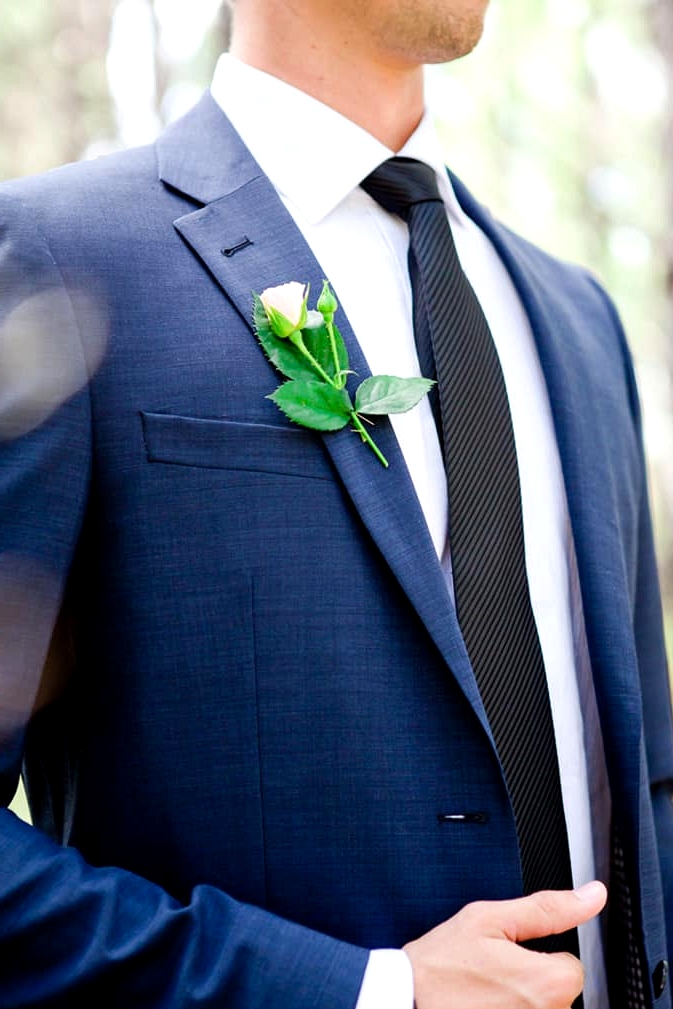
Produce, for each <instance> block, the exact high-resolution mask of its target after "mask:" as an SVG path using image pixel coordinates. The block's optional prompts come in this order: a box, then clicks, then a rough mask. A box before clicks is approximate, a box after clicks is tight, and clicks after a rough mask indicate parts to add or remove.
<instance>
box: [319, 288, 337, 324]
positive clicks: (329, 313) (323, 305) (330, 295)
mask: <svg viewBox="0 0 673 1009" xmlns="http://www.w3.org/2000/svg"><path fill="white" fill-rule="evenodd" d="M316 307H317V309H318V311H319V312H320V314H321V315H322V317H323V319H324V320H325V322H331V321H332V319H333V318H334V313H335V312H336V310H337V308H338V307H339V302H338V301H337V300H336V298H335V297H334V292H333V291H332V288H331V287H330V286H329V281H328V280H323V282H322V294H321V295H320V297H319V298H318V304H317V306H316Z"/></svg>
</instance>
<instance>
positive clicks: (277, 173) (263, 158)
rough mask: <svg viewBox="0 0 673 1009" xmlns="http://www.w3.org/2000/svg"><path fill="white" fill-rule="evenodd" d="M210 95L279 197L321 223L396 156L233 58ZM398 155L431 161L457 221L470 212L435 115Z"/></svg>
mask: <svg viewBox="0 0 673 1009" xmlns="http://www.w3.org/2000/svg"><path fill="white" fill-rule="evenodd" d="M211 93H212V96H213V98H214V99H215V101H216V102H217V104H218V105H219V106H220V108H221V109H222V111H223V112H224V113H225V115H227V117H228V118H229V119H230V121H231V123H232V125H233V127H234V129H235V130H236V131H237V132H238V133H239V135H240V137H241V139H242V140H243V142H244V143H245V145H246V146H247V148H248V150H249V151H250V153H251V154H252V156H253V157H254V159H255V160H256V161H257V163H258V164H259V166H260V168H261V169H262V171H264V173H265V174H266V175H267V176H268V177H269V179H270V180H271V183H272V184H273V186H274V188H275V189H276V190H277V192H278V193H279V195H280V196H282V197H283V198H284V199H285V200H288V201H289V202H290V203H292V204H293V205H294V206H295V207H296V208H297V209H298V210H299V211H300V213H301V214H302V215H303V216H304V217H305V218H306V220H307V221H309V222H310V223H312V224H317V223H319V222H320V221H321V220H322V219H323V218H324V217H326V216H327V215H328V214H329V213H330V212H331V211H332V210H334V209H335V207H337V206H338V204H339V203H341V201H342V200H344V199H345V198H346V197H347V196H348V195H349V193H351V192H352V191H353V190H354V189H355V188H356V187H357V186H359V184H360V182H361V181H362V179H364V178H365V177H366V176H367V175H369V174H370V172H373V171H374V169H375V168H377V167H378V166H379V165H380V164H381V163H382V162H383V161H386V160H387V159H388V158H392V157H394V152H393V151H391V150H390V149H389V148H387V147H386V146H385V145H384V144H382V143H381V142H380V141H379V140H377V139H376V137H373V136H372V135H371V134H370V133H367V131H366V130H363V129H362V128H361V127H360V126H358V125H357V124H356V123H353V122H352V121H351V120H350V119H347V118H346V117H345V116H342V115H341V114H340V113H339V112H337V111H336V110H335V109H332V108H330V107H329V106H328V105H324V104H323V103H322V102H319V101H318V100H317V99H316V98H313V97H311V95H308V94H306V93H305V92H304V91H300V90H299V89H298V88H295V87H293V86H292V85H291V84H287V83H286V82H285V81H281V80H279V79H278V78H277V77H272V76H271V75H270V74H267V73H264V72H263V71H262V70H257V69H256V68H255V67H251V66H248V65H247V64H245V63H242V62H241V61H240V60H238V59H236V58H235V57H233V56H231V55H230V54H229V53H225V54H224V55H222V56H221V57H220V59H219V61H218V63H217V67H216V69H215V75H214V78H213V83H212V86H211ZM399 154H400V155H404V156H405V157H409V158H417V159H418V160H419V161H424V162H426V164H429V165H430V166H431V167H432V168H433V169H434V170H435V173H436V174H437V177H438V184H439V190H440V194H441V196H442V199H443V200H444V203H445V205H446V207H447V209H448V211H449V214H450V215H451V217H452V218H453V219H454V221H455V222H456V223H462V221H463V220H464V218H465V215H464V213H463V211H462V209H461V207H460V205H459V203H458V200H457V198H456V195H455V193H454V191H453V187H452V185H451V182H450V180H449V177H448V174H447V172H446V168H445V166H444V162H443V159H442V154H441V149H440V145H439V141H438V138H437V135H436V132H435V129H434V126H433V124H432V120H431V117H430V115H429V113H428V112H427V111H426V113H425V114H424V116H423V119H422V120H421V122H420V124H419V126H418V127H417V129H416V130H415V131H414V133H413V134H412V136H411V137H410V138H409V140H408V141H407V143H406V144H405V145H404V147H403V149H402V150H401V151H399Z"/></svg>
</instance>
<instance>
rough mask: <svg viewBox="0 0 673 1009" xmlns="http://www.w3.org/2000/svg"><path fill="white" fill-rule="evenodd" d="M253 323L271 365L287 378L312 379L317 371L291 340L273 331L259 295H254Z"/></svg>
mask: <svg viewBox="0 0 673 1009" xmlns="http://www.w3.org/2000/svg"><path fill="white" fill-rule="evenodd" d="M253 322H254V327H255V334H256V335H257V339H258V340H259V342H260V343H261V345H262V348H263V350H264V353H265V354H266V356H267V357H268V359H269V361H271V364H273V365H274V367H276V368H278V371H280V372H281V373H282V374H283V375H285V376H286V377H287V378H295V379H305V380H308V379H312V378H315V371H314V370H313V368H312V367H311V365H310V364H309V363H308V361H307V360H306V358H305V357H303V356H302V354H301V353H300V352H299V351H298V350H297V348H296V347H295V346H294V344H292V343H290V341H289V340H286V339H282V338H281V337H279V336H276V334H275V333H274V332H273V330H272V329H271V325H270V324H269V320H268V318H267V315H266V311H265V309H264V305H263V304H262V302H261V299H260V297H259V295H257V294H255V295H254V310H253Z"/></svg>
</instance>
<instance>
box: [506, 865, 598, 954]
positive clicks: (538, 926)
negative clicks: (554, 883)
mask: <svg viewBox="0 0 673 1009" xmlns="http://www.w3.org/2000/svg"><path fill="white" fill-rule="evenodd" d="M607 896H608V894H607V890H606V889H605V887H604V886H603V884H602V883H600V882H599V881H598V880H594V881H593V882H592V883H585V885H584V886H581V887H579V889H577V890H541V891H539V892H538V893H532V894H531V895H530V896H529V897H521V898H520V899H519V900H511V901H504V902H503V904H504V905H505V906H504V907H503V910H505V908H506V915H505V917H504V918H503V931H504V933H505V935H506V936H507V938H508V939H511V940H512V941H513V942H525V941H526V940H527V939H540V938H542V936H545V935H558V934H560V933H561V932H567V931H568V929H571V928H576V927H577V925H582V924H584V922H585V921H589V919H590V918H593V917H595V915H597V914H598V913H599V912H600V911H602V910H603V908H604V907H605V902H606V900H607Z"/></svg>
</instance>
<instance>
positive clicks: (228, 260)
mask: <svg viewBox="0 0 673 1009" xmlns="http://www.w3.org/2000/svg"><path fill="white" fill-rule="evenodd" d="M158 153H159V164H160V173H161V178H162V180H163V181H164V182H165V183H166V184H167V185H169V186H171V187H172V188H174V189H176V190H178V191H180V192H182V193H184V194H186V195H188V196H190V197H191V198H192V199H194V200H196V201H198V202H199V203H201V204H205V205H204V206H201V207H200V208H199V209H197V210H195V211H194V212H193V213H189V214H186V215H185V216H183V217H180V218H179V219H178V220H176V221H175V222H174V223H175V227H176V229H177V230H178V232H179V233H180V234H181V236H182V237H183V239H184V240H185V241H186V242H187V243H188V244H189V245H190V246H191V248H192V249H193V250H194V252H195V253H196V254H197V255H198V256H199V258H200V259H201V260H202V261H203V263H204V265H205V266H206V267H207V268H208V270H209V271H210V273H211V274H212V276H213V277H214V279H215V280H216V281H217V283H218V284H219V285H220V286H221V287H222V289H223V291H224V292H225V293H226V295H227V297H228V298H229V299H230V301H231V302H232V303H233V304H234V305H235V307H236V308H237V310H238V312H239V313H240V315H241V317H242V319H243V320H244V322H245V323H246V325H247V326H248V327H249V329H250V339H251V340H253V339H255V338H254V335H253V333H252V326H251V311H252V292H253V291H256V292H258V293H259V292H261V291H262V290H264V289H265V288H266V287H269V286H273V285H276V284H280V283H285V282H287V281H290V280H300V281H302V282H304V281H308V282H309V283H310V284H311V288H312V290H313V291H314V292H317V291H319V290H320V288H321V281H322V278H323V272H322V270H321V268H320V265H319V264H318V262H317V261H316V260H315V258H314V256H313V255H312V253H311V251H310V249H309V247H308V246H307V244H306V242H305V240H304V238H303V236H302V235H301V233H300V232H299V230H298V229H297V227H296V225H295V224H294V221H293V220H292V218H291V216H290V215H289V213H288V212H287V210H286V209H285V207H284V206H283V204H282V202H281V200H280V199H279V197H278V195H277V194H276V192H275V190H274V189H273V187H272V185H271V184H270V182H269V180H268V179H267V178H266V176H265V175H264V174H263V173H262V171H261V169H260V168H259V166H258V165H257V164H256V162H255V161H254V159H253V158H252V156H251V155H250V153H249V152H248V150H247V148H246V147H245V146H244V145H243V143H242V141H241V139H240V137H239V136H238V134H237V133H236V132H235V131H234V129H233V127H232V126H231V124H230V123H229V121H228V120H227V119H226V117H225V116H224V115H223V113H222V112H221V110H220V109H219V107H218V106H217V105H216V104H215V102H214V101H213V99H212V98H211V97H210V96H209V95H206V96H205V97H204V98H203V99H202V100H201V102H200V104H199V105H198V106H197V107H196V108H195V109H194V110H192V112H191V113H189V114H188V115H187V116H186V117H185V118H184V119H183V120H181V121H180V122H178V123H176V124H175V125H174V126H173V127H171V128H170V129H169V130H168V131H167V132H166V133H165V134H164V135H163V137H162V138H160V140H159V142H158ZM241 246H243V247H241ZM237 247H239V251H235V252H233V253H232V250H235V249H236V248H237ZM223 250H224V251H223ZM227 252H228V254H227ZM337 296H338V292H337ZM340 329H341V331H342V334H343V337H344V340H345V342H346V345H347V347H348V352H349V356H350V361H351V367H352V368H353V369H354V371H355V372H356V373H357V376H358V380H361V379H362V378H365V377H366V376H367V375H368V374H369V370H368V368H367V364H366V362H365V359H364V357H363V355H362V352H361V350H360V347H359V344H358V342H357V340H356V339H355V336H354V334H353V332H352V330H351V327H350V324H349V323H348V320H345V319H344V317H343V314H342V316H341V320H340ZM261 353H262V351H261V349H260V354H261ZM323 439H324V444H325V446H326V448H327V451H328V452H329V454H330V456H331V458H332V461H333V463H334V465H335V467H336V469H337V471H338V473H339V476H340V478H341V480H342V482H343V485H344V487H345V489H346V491H347V492H348V494H349V496H350V498H351V500H352V501H353V504H354V505H355V507H356V509H357V511H358V513H359V515H360V518H361V519H362V521H363V523H364V525H365V526H366V528H367V529H368V531H369V533H370V535H371V537H372V539H373V540H374V542H375V543H376V545H377V547H378V549H379V550H380V552H381V554H382V555H383V557H384V558H385V560H386V561H387V563H388V565H389V566H390V568H391V570H392V572H393V574H394V575H395V577H396V578H397V580H398V581H399V584H400V585H401V587H402V589H403V590H404V592H405V593H406V595H407V596H408V598H409V600H410V601H411V603H412V604H413V606H414V608H415V609H416V611H417V613H418V615H419V616H420V618H421V620H422V621H423V623H424V624H425V626H426V628H427V630H428V631H429V633H430V635H431V637H432V639H433V641H434V642H435V645H436V646H437V648H438V649H439V651H440V653H441V654H442V655H443V657H444V659H445V661H446V662H447V664H448V666H449V668H450V669H451V671H452V673H453V675H454V676H455V677H456V679H457V680H458V682H459V684H460V686H461V688H462V689H463V691H464V693H465V695H466V697H467V699H468V701H469V702H470V704H471V705H472V706H473V708H474V709H475V711H476V713H477V715H478V717H479V718H480V720H481V722H482V725H483V726H484V728H485V730H486V731H487V732H488V733H489V735H490V730H489V728H488V723H487V721H486V716H485V713H484V709H483V705H482V702H481V698H480V696H479V692H478V689H477V685H476V681H475V679H474V674H473V673H472V670H471V667H470V663H469V659H468V657H467V653H466V651H465V646H464V644H463V640H462V637H461V634H460V629H459V627H458V623H457V620H456V616H455V611H454V608H453V605H452V603H451V600H450V597H449V593H448V590H447V586H446V582H445V578H444V575H443V572H442V570H441V567H440V565H439V563H438V560H437V555H436V553H435V550H434V546H433V544H432V540H431V538H430V534H429V532H428V528H427V525H426V522H425V519H424V517H423V513H422V511H421V508H420V505H419V503H418V499H417V497H416V493H415V490H414V488H413V484H412V482H411V479H410V477H409V474H408V471H407V468H406V465H405V463H404V458H403V456H402V453H401V451H400V448H399V445H398V443H397V439H396V437H395V434H394V432H393V429H392V426H391V425H390V423H389V422H388V420H387V419H385V418H381V419H380V421H377V424H376V440H377V443H378V444H379V446H380V448H381V450H382V451H383V453H384V455H385V456H386V457H387V459H388V461H389V463H390V468H389V469H387V470H386V469H385V468H384V467H383V466H382V465H381V464H380V463H379V462H378V460H377V459H376V458H375V456H374V455H373V453H372V452H371V451H370V450H369V449H368V448H367V447H366V446H364V445H363V444H362V442H361V441H360V439H359V437H358V436H357V435H356V434H355V433H353V432H352V431H351V430H349V429H348V428H347V429H344V430H343V431H339V432H335V433H330V434H327V435H324V436H323Z"/></svg>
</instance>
